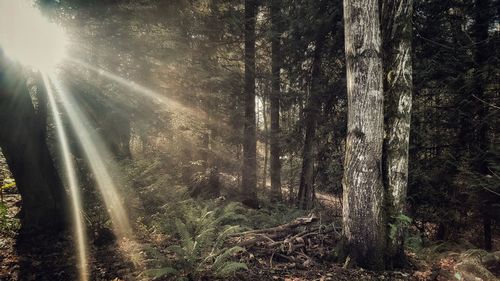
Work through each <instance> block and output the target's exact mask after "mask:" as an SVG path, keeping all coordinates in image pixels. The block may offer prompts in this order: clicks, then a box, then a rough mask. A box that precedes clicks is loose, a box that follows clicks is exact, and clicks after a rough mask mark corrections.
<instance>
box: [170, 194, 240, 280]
mask: <svg viewBox="0 0 500 281" xmlns="http://www.w3.org/2000/svg"><path fill="white" fill-rule="evenodd" d="M218 204H219V203H218V202H216V201H200V202H198V201H195V200H192V199H189V200H184V201H180V202H176V203H173V204H171V205H169V206H164V207H163V209H164V210H165V213H164V214H163V216H165V214H168V216H167V217H169V218H172V219H169V220H167V221H166V222H165V223H164V225H165V226H168V229H165V231H168V230H170V229H172V231H171V232H173V233H174V234H175V235H176V237H177V238H178V241H179V243H178V244H177V245H172V246H169V247H167V249H166V250H167V251H168V252H170V253H173V254H174V255H175V257H176V261H175V263H172V264H170V265H169V266H170V267H171V268H175V269H176V270H177V271H178V272H179V273H180V274H179V275H190V276H192V277H195V279H196V277H199V276H201V275H202V274H203V273H204V272H207V271H210V272H212V274H214V275H216V276H227V274H230V273H233V272H235V271H237V270H244V269H247V266H246V265H245V264H244V263H241V262H238V261H234V260H233V259H234V256H235V255H236V254H237V253H241V252H243V251H244V249H243V248H241V247H232V248H225V247H224V242H225V240H226V239H227V237H228V235H229V234H230V233H234V232H237V231H241V227H239V226H237V225H229V224H228V223H230V222H232V223H234V222H241V221H244V220H245V219H246V218H245V216H244V214H243V211H244V209H243V207H242V206H241V204H239V203H238V204H235V203H231V204H228V205H226V206H218Z"/></svg>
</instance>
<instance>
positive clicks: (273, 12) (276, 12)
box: [270, 0, 282, 201]
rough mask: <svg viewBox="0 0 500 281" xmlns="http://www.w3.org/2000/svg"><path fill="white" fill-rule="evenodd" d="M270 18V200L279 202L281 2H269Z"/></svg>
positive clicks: (276, 0)
mask: <svg viewBox="0 0 500 281" xmlns="http://www.w3.org/2000/svg"><path fill="white" fill-rule="evenodd" d="M270 2H271V3H270V16H271V53H272V55H271V56H272V58H271V64H272V66H271V71H272V73H271V75H272V78H271V81H272V91H271V97H270V109H271V134H270V140H271V141H270V143H271V155H270V156H271V157H270V158H271V170H270V173H271V199H272V200H276V201H279V200H281V196H282V194H281V161H280V156H281V148H280V93H281V86H280V85H281V75H280V72H281V60H282V55H281V33H282V27H281V26H282V19H281V1H280V0H270Z"/></svg>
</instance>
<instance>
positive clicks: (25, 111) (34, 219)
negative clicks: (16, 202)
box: [0, 55, 67, 232]
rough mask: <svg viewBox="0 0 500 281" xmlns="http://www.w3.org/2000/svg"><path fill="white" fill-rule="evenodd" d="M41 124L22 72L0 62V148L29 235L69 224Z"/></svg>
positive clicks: (24, 227) (62, 195)
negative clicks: (20, 201) (16, 190)
mask: <svg viewBox="0 0 500 281" xmlns="http://www.w3.org/2000/svg"><path fill="white" fill-rule="evenodd" d="M0 56H1V55H0ZM0 60H2V58H0ZM40 124H41V122H40V121H39V120H38V116H37V115H36V114H35V109H34V107H33V103H32V101H31V97H30V94H29V91H28V88H27V86H26V82H25V79H23V78H22V74H21V72H20V71H19V69H15V67H9V69H7V68H4V66H3V65H2V62H1V61H0V128H1V130H0V146H1V148H2V152H3V154H4V156H5V159H6V160H7V164H8V166H9V169H10V171H11V172H12V174H13V176H14V179H15V180H16V185H17V188H18V190H19V193H20V194H21V197H22V209H21V222H22V231H26V232H30V231H34V230H44V231H47V230H54V229H58V228H59V227H60V226H63V225H64V224H65V222H66V212H65V210H66V202H67V200H66V193H65V191H64V188H63V186H62V184H61V181H60V178H59V176H58V174H57V171H56V169H55V167H54V163H53V160H52V158H51V156H50V152H49V149H48V147H47V143H46V139H45V131H44V128H42V127H41V126H40Z"/></svg>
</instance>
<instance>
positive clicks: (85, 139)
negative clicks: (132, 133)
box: [49, 75, 132, 237]
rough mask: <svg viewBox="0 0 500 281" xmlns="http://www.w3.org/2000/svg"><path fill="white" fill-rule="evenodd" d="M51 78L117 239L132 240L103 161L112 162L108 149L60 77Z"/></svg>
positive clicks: (118, 195)
mask: <svg viewBox="0 0 500 281" xmlns="http://www.w3.org/2000/svg"><path fill="white" fill-rule="evenodd" d="M49 78H50V81H51V82H52V84H53V85H54V87H55V89H56V91H55V92H56V95H57V96H58V97H59V99H60V100H61V103H62V106H63V108H64V111H65V112H66V114H67V116H68V118H69V121H70V124H71V126H72V128H73V130H74V132H75V134H76V135H77V137H78V141H79V142H80V145H81V147H82V149H83V152H84V154H85V157H86V160H87V162H88V164H89V165H90V169H91V170H92V173H93V174H94V177H95V180H96V182H97V187H98V189H99V192H100V194H101V195H102V198H103V200H104V204H105V205H106V208H107V211H108V213H109V215H110V217H111V221H112V224H113V230H114V232H115V234H116V235H117V236H118V237H130V236H131V234H132V230H131V227H130V222H129V218H128V215H127V212H126V210H125V208H124V206H123V204H122V202H121V198H122V197H121V196H120V194H119V193H118V190H117V188H116V185H115V183H114V181H113V179H112V177H111V175H110V173H109V171H108V167H107V165H106V163H105V160H104V159H111V156H110V153H109V152H108V151H107V149H106V148H105V145H104V142H103V140H102V139H101V138H100V137H99V136H97V135H95V134H94V135H93V134H91V133H90V130H89V125H90V122H89V121H88V120H87V118H86V117H85V115H84V114H83V113H82V112H81V110H80V109H79V108H78V107H77V106H76V105H75V104H76V102H75V100H74V99H73V97H72V96H71V95H69V94H68V92H67V91H66V90H65V89H64V87H63V85H62V84H61V82H60V81H59V79H58V77H57V76H55V75H50V76H49Z"/></svg>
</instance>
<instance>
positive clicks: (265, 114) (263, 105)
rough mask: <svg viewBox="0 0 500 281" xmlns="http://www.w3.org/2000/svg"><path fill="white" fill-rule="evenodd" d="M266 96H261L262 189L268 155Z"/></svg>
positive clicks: (264, 186)
mask: <svg viewBox="0 0 500 281" xmlns="http://www.w3.org/2000/svg"><path fill="white" fill-rule="evenodd" d="M266 84H267V83H266ZM267 88H268V87H267V86H266V89H267ZM266 92H267V90H266ZM266 96H267V95H265V96H263V97H262V121H263V122H264V167H263V168H262V188H264V189H265V188H266V183H267V162H268V156H269V128H268V127H269V126H268V124H267V123H268V122H267V109H266V106H267V102H266Z"/></svg>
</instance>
